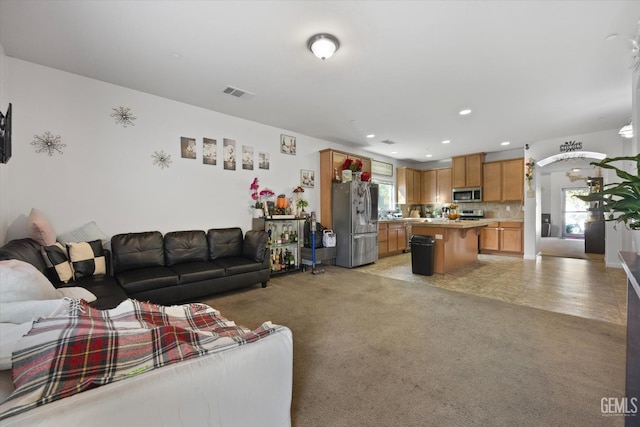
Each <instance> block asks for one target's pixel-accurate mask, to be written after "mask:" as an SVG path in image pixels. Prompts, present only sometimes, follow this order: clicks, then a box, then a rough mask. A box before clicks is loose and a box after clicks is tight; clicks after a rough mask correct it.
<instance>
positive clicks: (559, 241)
mask: <svg viewBox="0 0 640 427" xmlns="http://www.w3.org/2000/svg"><path fill="white" fill-rule="evenodd" d="M540 252H541V253H542V255H543V256H555V257H563V258H580V259H592V260H601V259H604V255H603V254H591V253H588V254H587V253H585V252H584V240H583V239H563V238H560V237H542V238H541V239H540Z"/></svg>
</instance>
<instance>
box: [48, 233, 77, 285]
mask: <svg viewBox="0 0 640 427" xmlns="http://www.w3.org/2000/svg"><path fill="white" fill-rule="evenodd" d="M42 249H43V250H44V255H45V256H46V257H47V260H48V261H49V263H50V264H51V266H52V267H53V269H54V271H55V274H56V275H57V276H58V280H60V282H62V283H67V282H68V281H69V280H71V279H73V269H72V267H71V263H70V262H69V255H68V253H67V249H66V248H65V247H64V246H62V245H61V244H60V243H57V242H56V244H55V245H51V246H43V247H42Z"/></svg>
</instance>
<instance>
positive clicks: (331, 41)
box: [307, 33, 340, 61]
mask: <svg viewBox="0 0 640 427" xmlns="http://www.w3.org/2000/svg"><path fill="white" fill-rule="evenodd" d="M307 47H308V48H309V50H310V51H311V52H313V54H314V55H315V56H317V57H318V58H320V59H322V60H323V61H324V60H325V59H327V58H331V56H332V55H333V54H334V53H335V52H336V50H338V48H339V47H340V42H339V41H338V39H337V38H336V37H335V36H332V35H331V34H326V33H321V34H316V35H315V36H311V38H310V39H309V41H307Z"/></svg>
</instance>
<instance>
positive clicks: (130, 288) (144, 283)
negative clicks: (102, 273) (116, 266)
mask: <svg viewBox="0 0 640 427" xmlns="http://www.w3.org/2000/svg"><path fill="white" fill-rule="evenodd" d="M116 279H117V280H118V283H120V286H122V287H123V288H124V290H125V291H126V292H127V294H129V295H131V294H136V293H138V292H144V291H149V290H153V289H159V288H165V287H167V286H175V285H177V284H178V283H179V277H178V275H177V274H176V273H174V272H173V271H171V269H170V268H169V267H165V266H156V267H145V268H137V269H135V270H127V271H121V272H119V273H116Z"/></svg>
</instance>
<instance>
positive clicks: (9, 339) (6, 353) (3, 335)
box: [0, 322, 32, 371]
mask: <svg viewBox="0 0 640 427" xmlns="http://www.w3.org/2000/svg"><path fill="white" fill-rule="evenodd" d="M31 326H32V322H25V323H22V324H19V325H15V324H13V323H0V342H1V343H2V345H1V346H0V371H4V370H6V369H11V367H12V364H11V355H12V354H13V349H14V348H15V347H16V344H17V343H18V341H19V340H20V339H21V338H22V337H23V336H25V335H26V334H27V333H28V332H29V331H30V330H31Z"/></svg>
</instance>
